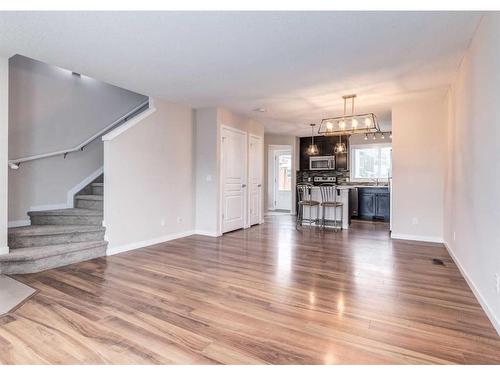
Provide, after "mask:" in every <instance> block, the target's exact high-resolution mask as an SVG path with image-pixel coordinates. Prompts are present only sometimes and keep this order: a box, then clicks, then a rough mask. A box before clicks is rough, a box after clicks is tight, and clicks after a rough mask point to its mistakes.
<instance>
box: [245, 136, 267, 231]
mask: <svg viewBox="0 0 500 375" xmlns="http://www.w3.org/2000/svg"><path fill="white" fill-rule="evenodd" d="M252 137H253V138H257V139H258V140H259V142H260V144H261V150H260V152H261V165H260V185H261V188H260V202H259V207H260V208H259V223H258V224H263V223H264V137H263V136H260V135H257V134H252V133H248V137H247V139H248V146H247V152H248V151H249V150H250V139H251V138H252ZM247 169H248V174H247V187H248V189H247V202H250V186H248V185H249V184H250V181H249V176H250V152H248V163H247ZM247 209H248V212H247V217H248V227H250V226H251V225H250V205H248V207H247Z"/></svg>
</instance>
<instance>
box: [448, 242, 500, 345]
mask: <svg viewBox="0 0 500 375" xmlns="http://www.w3.org/2000/svg"><path fill="white" fill-rule="evenodd" d="M444 246H445V247H446V250H448V254H450V256H451V258H452V259H453V261H454V262H455V264H456V265H457V267H458V270H459V271H460V273H461V274H462V276H463V278H464V279H465V281H466V282H467V284H468V285H469V288H470V289H471V290H472V293H474V296H475V297H476V299H477V301H478V302H479V304H480V305H481V307H482V308H483V311H484V312H485V313H486V316H487V317H488V319H489V320H490V322H491V324H492V325H493V328H495V330H496V331H497V334H498V335H499V336H500V318H497V317H496V316H495V314H494V312H493V309H492V308H491V307H490V306H489V305H488V302H486V299H485V298H484V297H483V295H482V294H481V292H480V291H479V289H478V288H477V287H476V284H474V281H472V278H471V277H470V276H469V274H468V273H467V271H465V268H464V267H463V266H462V264H461V263H460V261H459V260H458V257H457V256H456V255H455V253H454V252H453V250H452V249H451V247H450V245H449V244H448V243H447V242H444Z"/></svg>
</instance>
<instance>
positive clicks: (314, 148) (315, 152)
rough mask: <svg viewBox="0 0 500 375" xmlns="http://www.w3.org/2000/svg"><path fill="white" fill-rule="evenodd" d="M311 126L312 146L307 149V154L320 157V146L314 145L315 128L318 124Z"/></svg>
mask: <svg viewBox="0 0 500 375" xmlns="http://www.w3.org/2000/svg"><path fill="white" fill-rule="evenodd" d="M310 126H311V144H310V145H309V147H308V148H307V154H308V155H318V153H319V151H318V146H316V145H315V144H314V127H315V126H316V124H311V125H310Z"/></svg>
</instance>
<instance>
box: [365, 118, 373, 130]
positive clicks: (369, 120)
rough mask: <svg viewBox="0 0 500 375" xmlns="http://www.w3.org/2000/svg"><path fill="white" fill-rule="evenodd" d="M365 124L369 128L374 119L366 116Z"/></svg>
mask: <svg viewBox="0 0 500 375" xmlns="http://www.w3.org/2000/svg"><path fill="white" fill-rule="evenodd" d="M365 126H366V127H367V128H369V127H370V126H372V119H371V118H369V117H366V118H365Z"/></svg>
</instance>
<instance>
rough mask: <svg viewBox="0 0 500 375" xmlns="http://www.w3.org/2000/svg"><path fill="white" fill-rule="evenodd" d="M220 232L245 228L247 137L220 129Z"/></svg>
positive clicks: (240, 133) (226, 129) (244, 134)
mask: <svg viewBox="0 0 500 375" xmlns="http://www.w3.org/2000/svg"><path fill="white" fill-rule="evenodd" d="M221 151H222V156H221V157H222V160H221V163H222V232H223V233H225V232H229V231H232V230H235V229H239V228H243V227H244V226H245V212H246V202H245V195H246V164H247V163H246V160H247V135H246V133H243V132H239V131H237V130H232V129H228V128H222V143H221Z"/></svg>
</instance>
